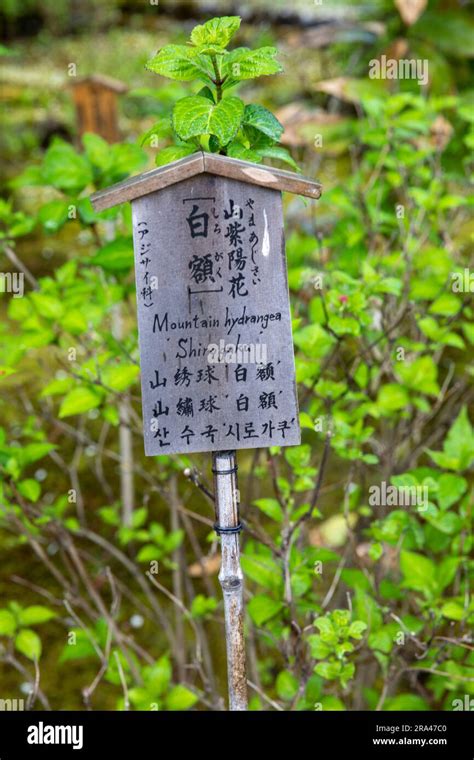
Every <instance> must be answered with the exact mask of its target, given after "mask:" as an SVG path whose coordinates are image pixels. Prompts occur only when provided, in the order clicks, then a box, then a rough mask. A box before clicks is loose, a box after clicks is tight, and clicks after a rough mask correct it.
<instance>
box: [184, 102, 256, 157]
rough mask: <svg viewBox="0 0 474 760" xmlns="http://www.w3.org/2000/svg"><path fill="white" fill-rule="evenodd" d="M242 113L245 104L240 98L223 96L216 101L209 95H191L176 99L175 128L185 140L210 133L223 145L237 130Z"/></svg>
mask: <svg viewBox="0 0 474 760" xmlns="http://www.w3.org/2000/svg"><path fill="white" fill-rule="evenodd" d="M243 113H244V104H243V103H242V101H241V100H240V98H232V97H230V98H224V99H223V100H221V101H220V103H217V104H213V103H211V101H210V100H208V99H207V98H203V97H200V96H199V95H191V96H189V97H187V98H182V99H181V100H179V101H178V102H177V103H176V105H175V107H174V109H173V117H172V120H173V128H174V130H175V132H176V134H177V135H178V137H180V138H181V139H182V140H189V139H191V138H192V137H197V136H199V135H203V134H211V135H215V136H216V137H217V138H218V140H219V142H220V143H221V145H226V144H227V143H228V142H230V141H231V140H232V138H233V137H234V136H235V135H236V134H237V132H238V130H239V127H240V124H241V121H242V116H243Z"/></svg>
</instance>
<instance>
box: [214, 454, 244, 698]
mask: <svg viewBox="0 0 474 760" xmlns="http://www.w3.org/2000/svg"><path fill="white" fill-rule="evenodd" d="M212 472H213V474H214V493H215V508H216V524H215V526H214V528H215V530H216V533H217V534H218V535H220V537H221V553H222V561H221V569H220V572H219V581H220V584H221V586H222V592H223V594H224V614H225V640H226V654H227V681H228V689H229V710H231V711H238V710H247V706H248V703H247V675H246V666H245V640H244V584H243V580H244V578H243V573H242V568H241V567H240V546H239V533H240V531H241V530H242V525H241V523H240V517H239V503H238V492H237V460H236V454H235V451H214V452H213V453H212Z"/></svg>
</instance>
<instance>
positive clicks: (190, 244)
mask: <svg viewBox="0 0 474 760" xmlns="http://www.w3.org/2000/svg"><path fill="white" fill-rule="evenodd" d="M132 212H133V229H134V249H135V271H136V282H137V302H138V326H139V335H140V358H141V361H140V364H141V379H142V404H143V427H144V439H145V452H146V454H147V455H148V456H156V455H159V454H171V453H191V452H196V451H216V450H223V449H240V448H261V447H265V446H291V445H296V444H298V443H299V442H300V430H299V415H298V403H297V397H296V385H295V370H294V358H293V341H292V334H291V317H290V307H289V297H288V285H287V277H286V260H285V248H284V236H283V213H282V205H281V193H280V192H278V191H277V190H270V189H268V188H266V187H257V186H252V185H248V184H246V183H244V182H241V181H239V180H236V179H229V178H225V177H217V176H215V175H212V174H203V175H201V176H199V177H193V178H191V179H187V180H184V181H183V182H180V183H179V184H178V185H173V186H170V187H167V188H165V189H163V190H160V191H159V192H154V193H151V194H148V195H145V196H143V197H140V198H137V199H136V200H135V201H133V203H132ZM193 233H194V234H193ZM212 347H216V348H212ZM247 347H248V349H247ZM217 349H218V350H219V352H220V351H222V352H223V354H222V355H221V356H218V355H217V354H218V350H217ZM189 431H191V432H189ZM211 431H213V432H211Z"/></svg>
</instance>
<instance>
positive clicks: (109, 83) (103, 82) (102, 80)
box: [71, 74, 128, 95]
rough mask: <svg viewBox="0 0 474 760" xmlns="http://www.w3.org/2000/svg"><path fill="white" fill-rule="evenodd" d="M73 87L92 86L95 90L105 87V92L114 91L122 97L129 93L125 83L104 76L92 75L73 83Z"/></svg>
mask: <svg viewBox="0 0 474 760" xmlns="http://www.w3.org/2000/svg"><path fill="white" fill-rule="evenodd" d="M71 85H72V87H80V86H81V85H90V86H92V87H95V88H101V87H103V88H104V90H112V92H117V93H119V94H120V95H121V94H122V93H124V92H127V91H128V85H126V84H125V82H121V81H120V80H119V79H113V78H112V77H107V76H105V75H104V74H91V75H90V76H87V77H83V78H82V79H77V80H76V81H75V82H74V81H72V82H71Z"/></svg>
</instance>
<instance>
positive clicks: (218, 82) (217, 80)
mask: <svg viewBox="0 0 474 760" xmlns="http://www.w3.org/2000/svg"><path fill="white" fill-rule="evenodd" d="M211 61H212V65H213V67H214V74H215V77H216V78H215V80H214V84H215V85H216V97H217V102H218V103H219V102H220V101H221V100H222V85H223V82H224V80H223V79H221V72H220V71H219V64H218V63H217V56H215V55H211Z"/></svg>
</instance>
